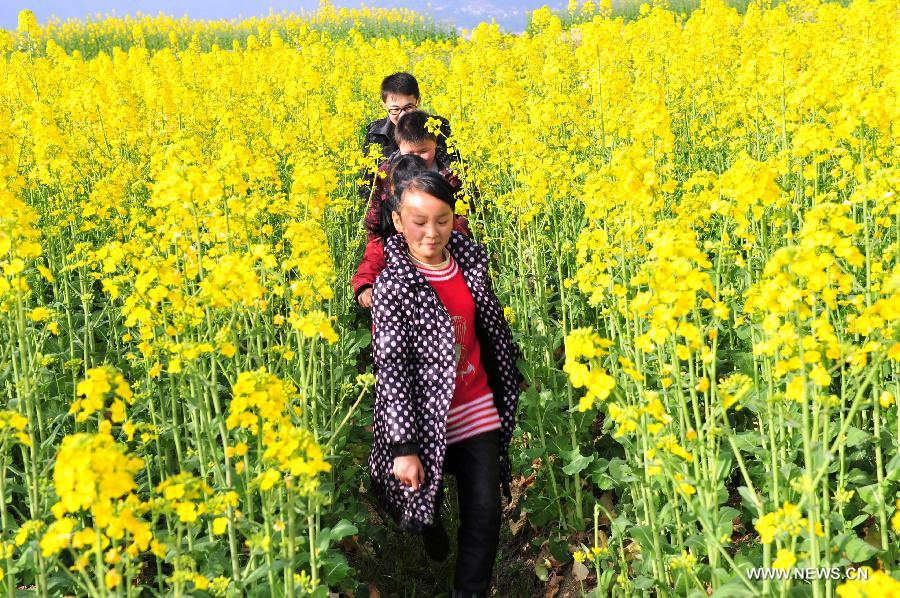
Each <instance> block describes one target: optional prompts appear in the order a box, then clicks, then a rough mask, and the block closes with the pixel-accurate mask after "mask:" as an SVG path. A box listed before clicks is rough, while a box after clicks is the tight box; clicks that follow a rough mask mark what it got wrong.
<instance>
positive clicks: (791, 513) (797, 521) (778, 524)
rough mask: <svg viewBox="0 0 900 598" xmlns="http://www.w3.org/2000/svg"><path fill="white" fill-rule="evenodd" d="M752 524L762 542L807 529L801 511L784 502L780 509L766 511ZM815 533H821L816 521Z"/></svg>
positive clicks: (765, 542) (797, 534)
mask: <svg viewBox="0 0 900 598" xmlns="http://www.w3.org/2000/svg"><path fill="white" fill-rule="evenodd" d="M753 526H754V527H755V528H756V531H757V532H759V539H760V541H761V542H762V543H763V544H769V543H770V542H772V541H773V540H775V539H778V538H781V537H782V536H787V537H789V538H790V537H795V536H799V535H800V534H802V533H804V532H805V531H806V530H807V527H808V524H807V519H806V517H803V513H802V512H801V510H800V508H799V507H798V506H797V505H795V504H792V503H789V502H785V503H784V505H783V506H782V507H781V508H780V509H778V510H776V511H773V512H771V513H766V514H765V515H763V516H762V517H760V518H759V519H757V520H756V523H754V524H753ZM815 533H816V535H817V536H819V535H822V531H821V524H820V523H818V522H817V523H816V528H815Z"/></svg>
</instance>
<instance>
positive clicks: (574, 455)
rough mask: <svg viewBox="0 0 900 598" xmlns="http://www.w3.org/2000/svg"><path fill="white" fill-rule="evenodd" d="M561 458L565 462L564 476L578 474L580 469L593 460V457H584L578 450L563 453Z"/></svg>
mask: <svg viewBox="0 0 900 598" xmlns="http://www.w3.org/2000/svg"><path fill="white" fill-rule="evenodd" d="M563 458H564V459H565V460H566V462H567V463H566V466H565V467H563V473H565V474H566V475H575V474H576V473H578V472H580V471H581V470H582V469H584V468H585V467H587V466H588V464H590V462H591V461H593V460H594V456H593V455H591V456H590V457H585V456H584V455H582V454H581V453H580V452H578V449H575V450H572V451H566V452H564V453H563Z"/></svg>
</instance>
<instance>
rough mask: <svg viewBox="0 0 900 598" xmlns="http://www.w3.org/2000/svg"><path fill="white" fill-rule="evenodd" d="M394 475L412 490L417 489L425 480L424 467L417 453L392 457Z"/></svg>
mask: <svg viewBox="0 0 900 598" xmlns="http://www.w3.org/2000/svg"><path fill="white" fill-rule="evenodd" d="M393 474H394V477H395V478H397V479H398V480H400V482H402V483H403V484H405V485H407V486H409V487H410V488H412V489H413V490H418V489H419V486H420V485H421V484H422V483H423V482H424V481H425V469H424V468H423V467H422V461H421V460H419V456H418V455H403V456H402V457H394V469H393Z"/></svg>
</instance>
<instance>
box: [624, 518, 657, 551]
mask: <svg viewBox="0 0 900 598" xmlns="http://www.w3.org/2000/svg"><path fill="white" fill-rule="evenodd" d="M629 533H630V534H631V537H632V538H634V539H635V540H637V543H638V544H640V545H641V551H642V552H650V550H651V549H652V547H653V534H652V532H651V531H650V528H649V527H648V526H646V525H636V526H634V527H633V528H631V529H630V530H629Z"/></svg>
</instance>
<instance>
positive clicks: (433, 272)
mask: <svg viewBox="0 0 900 598" xmlns="http://www.w3.org/2000/svg"><path fill="white" fill-rule="evenodd" d="M391 202H392V204H391V206H390V217H391V222H390V223H385V224H386V225H387V229H388V230H387V231H386V232H385V238H386V241H385V245H384V254H385V261H386V267H385V269H384V270H383V271H382V272H381V273H380V274H379V275H378V278H377V280H376V282H375V286H374V296H373V304H372V318H373V324H374V329H375V331H374V338H373V340H374V348H375V349H374V358H375V368H376V370H375V375H376V379H377V381H376V386H375V392H376V401H375V417H374V440H373V444H372V452H371V454H370V456H369V468H370V472H371V475H372V482H373V486H374V490H375V493H376V495H377V496H378V498H379V500H380V502H381V503H382V505H383V506H384V507H385V508H386V509H387V511H388V512H389V513H390V514H391V515H392V516H393V517H394V518H395V519H396V520H397V522H398V523H399V524H400V526H401V527H403V528H404V529H407V530H410V531H414V532H422V533H423V534H424V540H425V547H426V551H427V552H428V554H429V556H430V557H431V558H433V559H435V560H443V559H445V558H446V557H447V554H448V551H449V547H448V540H447V535H446V532H445V531H444V527H443V524H442V523H441V520H440V511H439V506H440V502H441V498H442V493H443V479H444V473H445V472H449V473H453V474H454V475H455V476H456V481H457V490H458V500H459V512H460V526H459V532H458V535H457V542H458V546H457V562H456V573H455V577H454V588H453V592H452V594H451V596H459V597H462V596H465V597H469V596H473V597H474V596H484V595H486V593H487V591H488V589H489V587H490V582H491V575H492V571H493V566H494V560H495V558H496V553H497V544H498V540H499V532H500V486H501V485H502V486H503V488H504V492H505V493H506V494H507V496H508V495H509V482H510V466H509V456H508V449H509V442H510V438H511V437H512V430H513V426H514V425H515V411H516V405H517V404H518V398H519V385H520V384H521V382H522V376H521V374H520V373H519V371H518V369H517V368H516V360H517V359H518V357H519V354H520V353H519V349H518V347H517V346H516V344H515V342H514V341H513V338H512V334H511V332H510V329H509V325H508V324H507V322H506V320H505V319H504V317H503V309H502V308H501V306H500V303H499V302H498V300H497V297H496V296H495V294H494V291H493V288H492V285H491V280H490V278H489V277H488V272H487V266H488V258H487V252H486V250H485V248H484V247H483V246H482V245H479V244H477V243H475V242H474V241H473V240H472V239H470V238H469V237H467V236H466V235H464V234H461V233H460V232H458V231H455V230H453V220H454V218H453V208H454V200H453V193H452V190H451V188H450V186H449V185H448V184H447V182H446V180H444V178H442V177H441V176H440V175H439V174H438V173H436V172H431V171H422V172H420V173H417V174H415V175H413V176H412V177H409V178H408V179H407V180H406V181H404V182H403V183H401V184H400V185H398V189H397V193H396V195H395V196H394V197H393V198H392V199H391ZM391 225H392V226H393V229H395V230H396V231H397V232H396V233H395V234H390V233H391V231H392V230H393V229H392V228H391Z"/></svg>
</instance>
